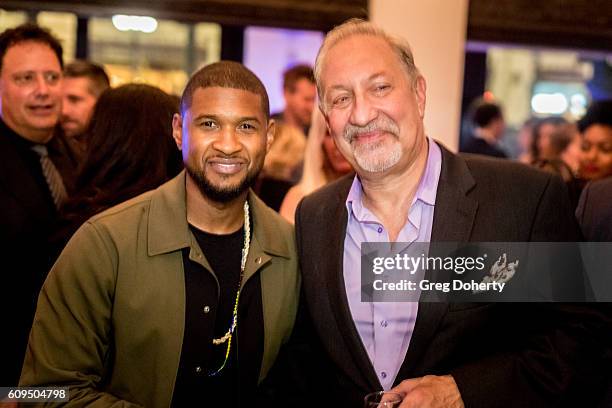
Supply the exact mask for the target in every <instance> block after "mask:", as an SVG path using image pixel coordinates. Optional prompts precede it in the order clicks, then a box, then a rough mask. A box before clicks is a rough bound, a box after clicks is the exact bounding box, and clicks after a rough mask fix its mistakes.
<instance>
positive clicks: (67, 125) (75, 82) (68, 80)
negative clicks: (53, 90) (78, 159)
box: [60, 60, 110, 156]
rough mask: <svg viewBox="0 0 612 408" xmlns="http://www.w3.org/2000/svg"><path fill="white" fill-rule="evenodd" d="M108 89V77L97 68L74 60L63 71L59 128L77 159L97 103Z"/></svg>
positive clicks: (85, 62) (82, 148) (84, 145)
mask: <svg viewBox="0 0 612 408" xmlns="http://www.w3.org/2000/svg"><path fill="white" fill-rule="evenodd" d="M109 87H110V82H109V79H108V75H107V74H106V72H105V71H104V68H102V67H101V66H100V65H97V64H94V63H92V62H89V61H83V60H76V61H73V62H71V63H70V64H68V65H66V67H65V68H64V83H63V85H62V93H63V95H64V96H63V99H62V115H61V116H60V125H61V128H62V131H63V133H64V135H65V136H66V140H67V141H68V142H69V144H70V145H71V146H73V147H74V149H75V150H76V151H77V153H78V154H79V155H80V156H82V155H83V154H84V153H85V150H86V149H87V137H86V135H85V130H86V129H87V127H88V126H89V121H90V120H91V116H92V114H93V111H94V107H95V106H96V101H97V100H98V98H99V97H100V95H101V94H102V92H104V91H105V90H106V89H108V88H109Z"/></svg>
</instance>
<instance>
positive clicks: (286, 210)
mask: <svg viewBox="0 0 612 408" xmlns="http://www.w3.org/2000/svg"><path fill="white" fill-rule="evenodd" d="M351 171H353V168H352V167H351V164H350V163H349V162H348V161H346V159H345V158H344V156H342V154H341V153H340V151H339V150H338V148H337V147H336V143H335V142H334V139H333V138H332V137H331V135H330V134H329V131H328V130H327V125H326V124H325V118H324V117H323V114H322V113H321V111H320V110H319V109H315V110H314V112H313V119H312V126H311V127H310V133H309V135H308V141H307V142H306V151H305V153H304V167H303V172H302V178H301V180H300V182H299V183H298V184H296V185H295V186H293V187H292V188H291V189H290V190H289V192H288V193H287V195H286V196H285V199H284V200H283V203H282V205H281V207H280V215H282V216H283V217H285V219H286V220H288V221H289V222H291V223H292V224H293V223H294V218H295V209H296V208H297V205H298V203H299V202H300V200H301V199H302V198H303V197H304V196H306V195H308V194H310V193H312V192H313V191H315V190H316V189H318V188H320V187H323V186H324V185H326V184H327V183H330V182H332V181H334V180H337V179H339V178H340V177H342V176H344V175H345V174H348V173H350V172H351Z"/></svg>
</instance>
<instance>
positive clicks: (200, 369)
mask: <svg viewBox="0 0 612 408" xmlns="http://www.w3.org/2000/svg"><path fill="white" fill-rule="evenodd" d="M195 372H196V373H198V374H200V373H201V372H202V367H200V366H197V367H196V368H195Z"/></svg>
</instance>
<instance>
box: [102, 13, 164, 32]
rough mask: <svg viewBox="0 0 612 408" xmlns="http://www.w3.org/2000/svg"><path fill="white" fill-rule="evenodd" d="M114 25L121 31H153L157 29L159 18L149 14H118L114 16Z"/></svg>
mask: <svg viewBox="0 0 612 408" xmlns="http://www.w3.org/2000/svg"><path fill="white" fill-rule="evenodd" d="M112 21H113V25H114V26H115V28H116V29H117V30H119V31H142V32H143V33H152V32H153V31H155V30H157V20H155V19H154V18H153V17H148V16H126V15H125V14H116V15H114V16H113V18H112Z"/></svg>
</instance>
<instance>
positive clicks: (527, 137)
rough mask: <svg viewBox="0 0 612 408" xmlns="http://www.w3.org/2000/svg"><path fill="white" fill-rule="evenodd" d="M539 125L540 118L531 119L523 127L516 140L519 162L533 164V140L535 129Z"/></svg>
mask: <svg viewBox="0 0 612 408" xmlns="http://www.w3.org/2000/svg"><path fill="white" fill-rule="evenodd" d="M537 123H538V118H534V117H531V118H529V119H527V120H526V121H525V122H523V124H522V125H521V128H520V129H519V131H518V134H517V136H516V139H517V141H518V145H519V149H520V153H519V156H518V161H520V162H521V163H525V164H530V163H531V143H532V140H533V129H534V128H535V126H536V125H537Z"/></svg>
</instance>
